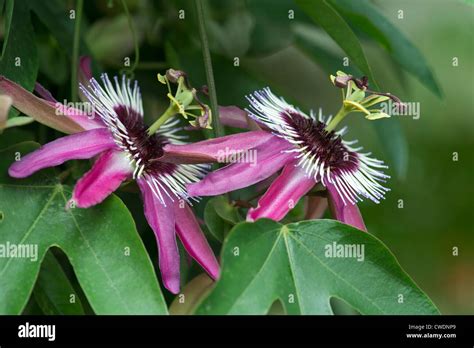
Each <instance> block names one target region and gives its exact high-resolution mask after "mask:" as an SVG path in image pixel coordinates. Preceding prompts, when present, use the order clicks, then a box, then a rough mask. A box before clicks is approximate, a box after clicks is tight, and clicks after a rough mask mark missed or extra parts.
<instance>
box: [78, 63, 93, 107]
mask: <svg viewBox="0 0 474 348" xmlns="http://www.w3.org/2000/svg"><path fill="white" fill-rule="evenodd" d="M91 61H92V59H91V57H89V56H81V57H80V58H79V68H78V69H77V80H78V82H79V83H80V84H82V85H83V86H87V85H89V81H90V80H91V78H92V70H91ZM77 87H78V88H79V86H77ZM79 98H81V100H82V101H83V102H89V99H87V97H86V96H85V95H84V93H83V92H82V91H81V90H80V89H79Z"/></svg>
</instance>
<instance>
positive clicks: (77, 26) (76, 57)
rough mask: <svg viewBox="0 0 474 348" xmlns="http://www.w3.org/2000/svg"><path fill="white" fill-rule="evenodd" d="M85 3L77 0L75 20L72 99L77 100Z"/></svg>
mask: <svg viewBox="0 0 474 348" xmlns="http://www.w3.org/2000/svg"><path fill="white" fill-rule="evenodd" d="M83 5H84V1H83V0H77V2H76V19H75V22H74V38H73V46H72V67H71V101H72V102H75V101H77V89H78V84H77V65H78V62H79V39H80V37H81V35H80V34H81V18H82V7H83Z"/></svg>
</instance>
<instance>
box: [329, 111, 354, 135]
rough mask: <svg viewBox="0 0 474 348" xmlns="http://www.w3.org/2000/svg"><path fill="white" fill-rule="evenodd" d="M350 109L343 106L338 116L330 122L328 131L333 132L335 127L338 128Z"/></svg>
mask: <svg viewBox="0 0 474 348" xmlns="http://www.w3.org/2000/svg"><path fill="white" fill-rule="evenodd" d="M349 112H350V111H348V110H347V109H346V108H345V107H344V106H342V107H341V108H340V109H339V111H338V112H337V114H336V116H334V118H333V119H332V120H331V122H329V124H328V125H327V126H326V128H325V129H326V131H328V132H331V131H333V130H334V129H336V127H337V125H338V124H339V122H341V121H342V120H343V119H344V117H346V116H347V115H348V114H349Z"/></svg>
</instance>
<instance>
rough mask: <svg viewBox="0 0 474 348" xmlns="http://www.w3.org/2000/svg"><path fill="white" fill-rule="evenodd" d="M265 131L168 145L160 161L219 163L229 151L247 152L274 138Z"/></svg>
mask: <svg viewBox="0 0 474 348" xmlns="http://www.w3.org/2000/svg"><path fill="white" fill-rule="evenodd" d="M273 137H274V135H273V134H271V133H268V132H265V131H252V132H245V133H239V134H233V135H227V136H225V137H220V138H215V139H210V140H205V141H200V142H197V143H193V144H188V145H173V144H168V145H166V146H165V147H164V152H165V154H164V155H163V156H162V157H161V158H160V161H164V162H171V163H210V162H217V161H218V159H219V158H220V157H221V156H222V155H223V154H224V153H225V152H226V151H227V152H229V151H240V152H242V151H246V150H249V149H251V148H254V147H257V146H258V145H260V144H262V143H264V142H266V141H268V140H269V139H271V138H273Z"/></svg>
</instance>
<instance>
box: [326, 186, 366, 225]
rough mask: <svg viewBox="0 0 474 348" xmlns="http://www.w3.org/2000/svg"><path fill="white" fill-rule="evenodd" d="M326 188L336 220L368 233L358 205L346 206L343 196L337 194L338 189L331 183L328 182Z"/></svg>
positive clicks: (348, 204) (349, 204)
mask: <svg viewBox="0 0 474 348" xmlns="http://www.w3.org/2000/svg"><path fill="white" fill-rule="evenodd" d="M326 188H327V190H328V193H329V197H328V200H329V208H330V209H331V213H332V215H333V216H334V218H335V219H337V220H339V221H341V222H343V223H345V224H347V225H351V226H354V227H355V228H358V229H359V230H362V231H365V232H367V228H366V227H365V224H364V219H362V216H361V215H360V211H359V208H358V207H357V204H351V203H347V204H344V202H343V200H342V198H341V196H340V195H339V193H338V192H337V189H336V188H335V187H334V185H332V184H331V183H329V182H326Z"/></svg>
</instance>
